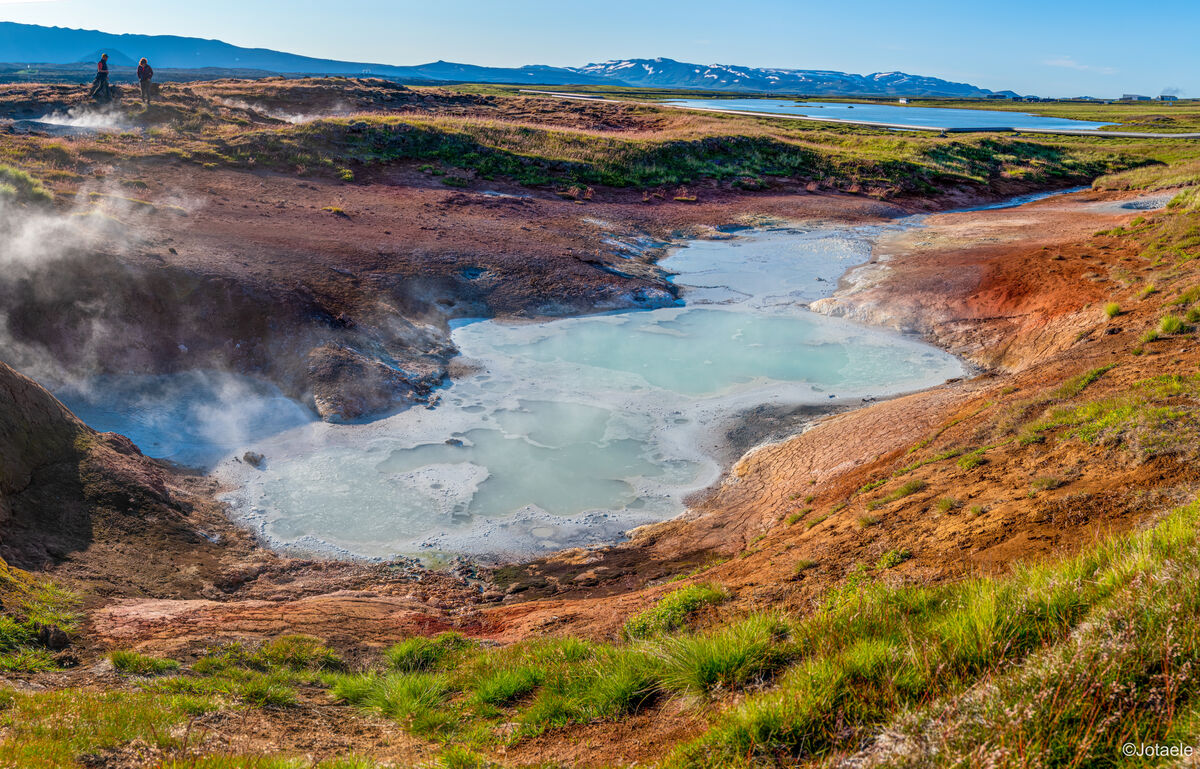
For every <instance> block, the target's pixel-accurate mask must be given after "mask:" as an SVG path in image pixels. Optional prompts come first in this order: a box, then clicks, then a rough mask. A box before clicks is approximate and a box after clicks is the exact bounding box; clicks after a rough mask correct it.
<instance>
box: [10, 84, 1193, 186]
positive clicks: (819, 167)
mask: <svg viewBox="0 0 1200 769" xmlns="http://www.w3.org/2000/svg"><path fill="white" fill-rule="evenodd" d="M264 87H266V86H264ZM278 87H279V88H285V87H286V86H278ZM347 87H351V86H347ZM430 93H438V94H442V95H441V96H438V97H436V98H442V99H443V100H444V101H445V102H446V104H445V105H441V106H439V105H438V104H432V106H427V105H426V103H425V102H424V101H421V100H416V101H414V106H412V108H409V109H406V110H404V111H402V112H401V113H400V114H395V113H391V114H381V113H364V114H361V115H355V116H353V117H349V118H331V119H322V120H315V121H313V122H309V123H303V124H299V125H289V124H282V122H281V121H277V120H275V121H269V124H263V122H262V116H261V115H260V116H258V117H257V118H256V117H255V116H254V115H253V114H252V113H250V112H248V111H246V110H245V109H239V108H234V107H230V106H229V102H228V100H227V99H226V100H223V99H220V98H208V97H206V96H204V88H203V87H202V86H195V87H193V88H191V89H188V90H187V91H186V93H185V92H184V91H182V90H180V89H178V88H177V87H174V86H172V87H169V88H168V89H167V91H166V98H165V99H164V101H163V102H162V103H158V104H155V105H154V106H152V107H151V108H150V110H148V111H143V110H142V108H141V107H131V108H128V110H127V115H126V117H127V118H128V120H129V122H130V123H131V124H133V125H139V126H141V127H142V129H143V130H142V131H129V132H125V133H118V134H105V135H98V136H95V137H91V138H87V139H73V140H48V139H45V138H40V137H17V136H13V137H6V139H5V141H4V142H3V146H0V162H7V163H10V164H12V165H16V166H20V167H22V168H24V169H25V170H27V171H31V172H34V173H35V174H37V175H39V176H41V177H42V178H44V179H45V180H46V181H47V182H48V183H49V184H51V185H53V186H56V187H61V188H64V189H70V188H77V187H79V186H81V185H86V184H90V183H92V182H93V181H94V179H95V175H96V173H97V170H98V169H110V168H111V169H112V170H113V171H115V172H116V173H117V174H119V175H122V176H123V175H124V174H126V173H129V175H130V178H128V179H124V178H122V181H129V182H131V183H133V182H136V172H134V171H130V172H126V171H124V170H123V167H125V166H134V165H136V163H135V161H145V160H156V159H161V160H175V161H183V162H188V163H194V164H195V165H197V166H198V167H200V168H208V169H215V168H219V167H240V168H271V169H274V170H279V171H285V172H291V173H299V174H310V175H318V176H325V177H327V178H331V179H340V180H342V181H344V182H347V183H351V182H353V181H354V180H355V179H356V178H357V177H359V176H360V175H362V172H364V171H369V170H370V169H371V168H372V167H377V166H382V165H386V164H393V163H405V162H408V163H412V164H413V165H414V166H416V167H420V168H422V170H424V171H425V172H426V173H428V174H429V175H430V176H431V177H440V180H441V183H444V184H446V185H449V186H469V185H471V184H473V183H474V182H475V181H476V180H483V181H489V180H495V179H503V180H511V181H514V182H516V183H519V184H524V185H530V186H542V187H550V188H553V189H556V190H559V191H563V192H568V193H569V192H571V191H572V190H575V191H577V192H582V191H583V190H582V188H586V187H588V186H592V185H604V186H610V187H622V188H635V189H645V190H655V189H658V188H663V187H667V188H678V187H680V186H685V185H696V184H701V183H718V184H723V185H731V186H734V187H741V188H745V189H759V188H763V187H766V186H770V185H773V184H781V183H786V184H797V183H800V184H816V185H817V186H818V187H819V188H822V189H833V190H849V191H854V192H863V193H867V194H872V195H876V196H879V197H894V196H897V195H905V194H910V195H911V194H920V195H931V194H936V193H938V192H939V191H942V190H945V189H946V188H947V187H955V186H962V185H966V186H974V187H976V188H983V187H985V186H989V185H1005V184H1007V185H1008V186H1007V187H1004V186H1000V187H999V188H998V189H997V191H998V192H1002V191H1004V190H1006V189H1009V188H1013V189H1016V188H1019V187H1021V186H1024V187H1027V188H1033V187H1052V186H1056V185H1057V186H1063V185H1067V184H1072V183H1083V182H1086V181H1087V180H1090V179H1093V178H1095V177H1097V176H1099V175H1102V174H1105V173H1109V172H1112V171H1117V170H1124V169H1128V168H1132V167H1136V166H1140V165H1144V164H1146V163H1153V162H1171V161H1172V158H1174V157H1175V156H1180V157H1183V156H1188V157H1196V156H1197V155H1200V150H1197V149H1196V147H1195V146H1194V145H1195V143H1194V142H1191V143H1185V142H1170V141H1168V142H1159V143H1151V142H1144V141H1143V142H1139V141H1135V140H1113V141H1107V142H1106V141H1099V140H1094V139H1075V138H1073V137H1055V138H1053V139H1051V138H1049V137H1037V138H1028V137H1022V138H1015V137H1011V136H1003V135H968V136H954V137H939V136H935V135H927V134H916V133H896V132H889V131H880V130H875V129H870V128H864V127H856V126H830V125H820V124H805V123H797V122H795V121H787V120H782V119H776V118H759V117H749V116H731V115H704V114H698V113H685V112H679V111H674V110H660V109H657V108H654V107H652V106H644V107H631V106H629V105H627V104H626V105H621V104H612V105H609V106H602V105H587V106H586V109H585V110H584V111H582V112H581V111H580V109H579V108H578V107H577V105H575V104H573V103H570V102H561V101H554V100H547V99H531V98H526V97H520V96H512V95H504V96H497V97H491V98H489V99H483V100H480V101H479V102H478V103H472V104H469V105H467V106H462V105H459V104H457V103H456V102H454V101H453V99H454V98H459V99H461V98H463V97H462V96H461V95H460V96H457V97H454V96H453V94H451V95H450V96H447V95H445V93H444V92H441V91H430ZM268 96H269V95H264V96H263V97H262V98H264V99H266V98H268ZM433 98H435V97H431V99H433ZM606 110H607V111H606ZM614 115H619V117H620V118H621V120H612V119H610V118H613V116H614ZM256 121H257V122H256ZM100 173H102V174H105V175H107V171H106V170H102V171H100ZM676 196H677V197H682V198H687V197H689V196H688V195H686V194H684V195H676Z"/></svg>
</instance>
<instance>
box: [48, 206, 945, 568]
mask: <svg viewBox="0 0 1200 769" xmlns="http://www.w3.org/2000/svg"><path fill="white" fill-rule="evenodd" d="M879 229H880V228H878V227H862V228H845V227H840V228H817V229H812V230H798V229H774V230H765V231H764V230H755V231H743V232H740V233H737V234H736V236H730V237H729V238H728V239H721V240H711V241H697V242H692V243H690V244H688V245H687V246H685V247H681V248H678V249H676V250H674V252H673V253H672V254H671V255H670V256H669V257H668V258H666V259H665V260H664V261H663V262H662V264H663V266H664V267H666V268H667V269H669V270H671V271H673V272H675V273H676V277H675V280H676V282H677V283H678V284H679V285H681V286H682V287H683V297H684V302H683V303H681V304H680V306H675V307H668V308H663V309H658V310H649V311H647V310H640V311H627V312H617V313H611V314H605V315H596V316H587V317H580V318H568V319H562V320H554V321H548V322H542V323H524V324H513V323H501V322H496V321H463V322H459V323H457V324H456V327H455V328H454V330H453V339H454V342H455V344H456V345H457V346H458V348H459V349H460V351H461V353H462V356H463V358H464V359H465V362H467V363H470V364H471V370H473V371H476V372H478V373H474V374H471V375H467V376H465V377H463V378H460V379H458V380H456V381H455V382H453V383H452V384H450V385H448V386H447V387H445V388H443V390H441V392H440V402H439V403H438V404H437V405H436V407H434V408H421V407H418V408H413V409H409V410H407V411H404V412H401V413H399V414H396V415H394V416H391V417H389V418H386V419H381V420H378V421H375V422H371V423H368V424H355V425H331V424H325V423H322V422H318V421H315V420H314V419H313V418H312V416H311V415H310V414H309V413H308V412H307V411H305V410H304V409H302V408H301V407H300V406H299V405H298V404H295V403H293V402H291V401H289V400H287V399H286V398H283V397H282V396H280V395H279V393H278V392H277V391H274V390H273V389H272V388H267V387H264V386H262V385H256V384H252V383H250V382H249V381H248V380H243V379H240V378H237V377H231V376H229V375H216V374H211V375H205V374H198V373H197V374H192V375H190V376H192V377H193V380H192V381H191V382H190V384H189V383H188V382H187V381H182V382H181V380H180V379H179V378H178V377H171V378H158V379H155V380H152V381H129V380H126V383H125V384H124V385H122V387H113V386H109V387H103V388H94V389H93V391H92V394H88V393H82V394H81V395H80V397H78V398H72V397H71V396H70V395H69V394H65V395H64V397H65V399H66V401H67V403H68V405H71V406H72V407H73V408H75V409H76V410H77V413H79V414H80V415H81V416H82V417H83V418H84V419H85V420H87V421H88V422H89V423H90V424H92V425H93V426H94V427H97V428H98V429H108V430H116V431H120V432H125V433H126V434H129V435H130V437H131V438H133V439H134V440H135V441H136V442H138V443H139V445H141V446H142V447H143V450H145V451H146V452H147V453H148V454H151V455H157V456H165V457H169V458H172V459H175V460H177V461H185V462H190V463H193V464H205V465H208V466H210V467H211V468H212V471H213V473H214V474H215V476H216V477H217V478H218V479H220V480H221V481H222V482H223V483H224V484H225V485H226V487H227V488H229V489H231V491H229V493H228V494H227V496H226V498H227V500H228V501H229V503H230V504H231V507H232V509H233V512H234V515H235V516H236V517H237V518H238V519H239V520H241V521H242V522H244V523H245V524H247V525H249V526H250V527H252V528H254V529H255V530H257V531H258V532H259V533H260V534H261V535H262V536H263V537H264V538H266V539H267V540H268V541H270V542H272V543H274V544H275V545H277V546H280V547H284V548H294V549H297V550H303V551H310V552H311V551H316V552H322V553H327V554H330V555H355V556H365V557H387V556H389V555H393V554H414V553H416V554H420V553H435V552H445V553H467V554H473V555H477V556H485V557H486V556H498V557H514V556H518V557H519V556H530V555H536V554H538V553H543V552H546V551H551V550H557V549H561V548H564V547H572V546H587V545H593V544H601V543H609V542H613V541H616V540H619V539H620V538H621V537H622V535H623V534H624V532H626V531H627V530H629V529H630V528H632V527H635V526H638V525H642V524H645V523H650V522H654V521H661V520H665V519H667V518H670V517H673V516H674V515H677V514H678V513H680V512H681V511H682V510H683V509H684V501H683V500H684V497H685V496H686V495H688V494H689V493H691V492H694V491H696V490H699V489H702V488H704V487H706V486H708V485H710V484H712V483H713V482H715V481H716V480H718V479H719V477H720V473H721V470H722V467H721V459H720V457H721V456H722V449H723V447H724V444H725V439H724V437H723V436H724V433H725V430H726V429H728V427H729V426H730V424H731V420H732V419H733V418H734V417H735V416H736V415H737V414H738V413H739V412H740V411H742V410H745V409H748V408H753V407H757V406H761V405H763V404H771V405H779V406H799V405H804V404H838V403H846V402H851V403H853V402H857V400H858V399H860V398H864V397H875V396H882V395H889V394H895V393H900V392H905V391H912V390H916V389H920V388H924V387H928V386H931V385H935V384H938V383H941V382H943V381H945V380H947V379H950V378H953V377H957V376H960V375H961V374H962V373H963V368H962V366H961V365H960V363H959V362H958V361H957V360H956V359H955V358H953V357H952V356H950V355H947V354H945V353H943V352H941V351H939V350H937V349H935V348H933V347H930V346H927V345H924V344H921V343H919V342H917V341H914V340H911V339H906V338H903V337H900V336H898V335H895V334H891V333H887V332H884V331H879V330H875V329H870V328H865V327H862V326H858V325H855V324H852V323H849V322H846V321H843V320H839V319H834V318H828V317H825V316H822V315H818V314H814V313H810V312H808V311H806V310H805V309H804V305H805V303H807V302H810V301H812V300H815V299H818V298H820V297H822V296H826V295H828V294H829V293H831V292H832V290H833V287H834V285H835V283H836V280H837V278H838V277H839V276H840V275H841V274H842V273H843V272H845V270H846V269H848V268H849V267H851V266H853V265H856V264H860V263H862V262H865V261H867V259H868V258H869V255H870V248H871V243H872V240H873V238H874V237H875V236H876V235H877V233H878V230H879ZM181 384H182V385H183V386H180V385H181ZM122 388H124V390H125V391H123V390H122ZM95 392H104V393H106V394H105V396H104V397H103V398H99V397H97V396H96V395H95V394H94V393H95ZM130 404H133V405H132V406H131V405H130ZM247 450H253V451H255V452H258V453H261V454H262V455H263V456H264V457H265V458H266V459H265V462H263V463H262V465H261V466H260V467H257V468H256V467H253V466H251V465H249V464H247V463H244V462H242V461H240V460H239V459H238V457H240V456H241V455H242V454H243V452H245V451H247Z"/></svg>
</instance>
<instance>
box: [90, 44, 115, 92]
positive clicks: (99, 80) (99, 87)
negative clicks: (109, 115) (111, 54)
mask: <svg viewBox="0 0 1200 769" xmlns="http://www.w3.org/2000/svg"><path fill="white" fill-rule="evenodd" d="M88 98H90V99H97V100H99V101H112V90H111V89H109V87H108V54H107V53H102V54H100V61H98V62H96V79H95V80H93V81H92V90H91V91H90V92H88Z"/></svg>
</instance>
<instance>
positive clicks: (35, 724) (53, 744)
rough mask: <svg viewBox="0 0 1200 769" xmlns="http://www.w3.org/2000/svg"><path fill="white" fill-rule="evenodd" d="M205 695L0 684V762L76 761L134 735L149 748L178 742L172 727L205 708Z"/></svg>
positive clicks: (30, 767)
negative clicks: (41, 688)
mask: <svg viewBox="0 0 1200 769" xmlns="http://www.w3.org/2000/svg"><path fill="white" fill-rule="evenodd" d="M216 708H217V704H216V703H215V702H214V701H212V700H211V699H209V698H206V697H194V696H187V695H171V696H163V695H160V694H157V693H150V692H96V691H89V690H81V689H60V690H57V691H50V692H21V693H18V692H13V691H3V690H0V766H12V767H21V769H59V768H60V767H76V766H80V765H81V764H79V763H77V760H78V758H79V757H80V756H82V755H84V754H89V753H96V752H99V751H101V750H106V749H115V748H118V747H121V746H123V745H127V744H129V743H130V742H133V741H134V740H140V741H142V742H144V743H146V744H147V745H150V746H152V747H155V748H159V749H164V750H171V749H178V748H180V747H182V745H183V740H184V738H183V737H181V736H173V735H176V734H178V732H176V731H175V727H180V726H183V725H185V724H186V723H187V722H188V721H189V720H191V719H192V718H194V717H195V716H198V715H201V714H203V713H207V712H210V711H212V710H215V709H216Z"/></svg>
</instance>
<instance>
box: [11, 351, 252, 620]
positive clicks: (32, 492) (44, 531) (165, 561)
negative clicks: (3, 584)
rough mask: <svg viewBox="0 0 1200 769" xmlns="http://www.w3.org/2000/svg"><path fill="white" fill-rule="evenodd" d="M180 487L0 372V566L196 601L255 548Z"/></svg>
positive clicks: (28, 384) (133, 450)
mask: <svg viewBox="0 0 1200 769" xmlns="http://www.w3.org/2000/svg"><path fill="white" fill-rule="evenodd" d="M179 481H180V479H179V478H178V477H175V476H173V475H172V474H170V473H169V472H168V471H167V470H166V469H165V468H164V467H162V466H161V465H159V464H158V463H157V462H155V461H153V460H150V459H148V458H146V457H145V456H143V455H142V453H141V452H140V451H139V450H138V449H137V447H136V446H134V445H133V443H132V442H130V441H129V439H128V438H125V437H123V436H120V435H114V434H111V433H97V432H95V431H93V430H91V429H90V428H88V427H87V426H86V425H84V424H83V423H82V422H80V421H79V420H78V419H77V418H76V417H75V416H74V415H73V414H72V413H71V412H70V411H69V410H68V409H67V408H66V407H65V406H63V404H62V403H60V402H59V401H58V400H57V399H55V398H54V396H53V395H51V394H50V393H49V392H47V391H46V390H45V389H44V388H43V387H41V386H40V385H38V384H37V383H36V382H34V381H33V380H32V379H29V378H28V377H26V376H23V375H22V374H20V373H18V372H16V371H14V370H13V369H12V368H11V367H9V366H8V365H7V364H5V363H0V559H3V560H4V561H6V562H8V563H10V564H12V565H13V566H16V567H18V568H23V569H31V570H38V571H43V570H50V571H54V572H58V573H62V574H65V575H67V576H70V577H72V578H75V579H76V581H77V583H78V584H83V585H88V586H90V587H92V588H93V589H95V590H96V591H97V592H100V593H102V594H139V595H162V596H170V597H176V596H182V595H187V594H189V593H194V592H195V591H198V590H200V589H201V588H202V586H203V583H204V582H205V581H206V579H208V578H209V577H207V576H206V572H211V571H212V569H213V568H214V567H215V566H216V565H217V563H218V562H219V560H220V558H221V557H222V556H223V555H224V554H226V553H235V552H238V551H244V550H245V545H246V540H245V536H244V535H241V534H240V533H238V532H237V531H236V530H233V527H232V526H231V525H230V524H228V523H227V522H225V521H224V518H223V516H222V515H221V513H220V510H219V509H218V508H217V507H216V506H215V505H212V504H211V503H208V502H205V501H204V500H203V499H201V498H198V497H194V496H193V495H191V494H190V493H188V492H187V491H186V490H184V489H182V488H181V487H180V486H179V485H178V483H179ZM218 542H221V544H218Z"/></svg>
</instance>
